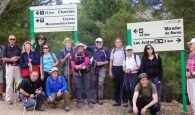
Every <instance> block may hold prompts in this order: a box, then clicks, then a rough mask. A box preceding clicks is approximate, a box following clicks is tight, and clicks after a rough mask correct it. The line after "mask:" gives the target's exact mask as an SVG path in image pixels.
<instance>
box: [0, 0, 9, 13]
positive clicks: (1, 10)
mask: <svg viewBox="0 0 195 115" xmlns="http://www.w3.org/2000/svg"><path fill="white" fill-rule="evenodd" d="M10 2H11V0H4V1H2V3H1V6H0V16H1V14H2V13H3V12H4V11H5V9H6V8H7V6H8V5H9V3H10Z"/></svg>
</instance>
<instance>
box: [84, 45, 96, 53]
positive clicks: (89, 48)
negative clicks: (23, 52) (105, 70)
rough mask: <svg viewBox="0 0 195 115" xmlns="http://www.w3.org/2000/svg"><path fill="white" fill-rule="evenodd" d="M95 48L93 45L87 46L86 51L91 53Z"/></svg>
mask: <svg viewBox="0 0 195 115" xmlns="http://www.w3.org/2000/svg"><path fill="white" fill-rule="evenodd" d="M94 48H95V46H94V45H92V46H87V47H86V50H87V51H90V52H93V49H94Z"/></svg>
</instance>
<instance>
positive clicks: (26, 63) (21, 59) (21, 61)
mask: <svg viewBox="0 0 195 115" xmlns="http://www.w3.org/2000/svg"><path fill="white" fill-rule="evenodd" d="M24 55H25V54H24V53H22V55H21V56H20V67H21V68H28V62H25V61H24V58H25V56H24Z"/></svg>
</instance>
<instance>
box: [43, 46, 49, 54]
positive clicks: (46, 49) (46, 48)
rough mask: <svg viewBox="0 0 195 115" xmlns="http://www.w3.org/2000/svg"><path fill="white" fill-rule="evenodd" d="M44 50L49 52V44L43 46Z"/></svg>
mask: <svg viewBox="0 0 195 115" xmlns="http://www.w3.org/2000/svg"><path fill="white" fill-rule="evenodd" d="M43 52H44V53H47V52H49V46H48V45H44V46H43Z"/></svg>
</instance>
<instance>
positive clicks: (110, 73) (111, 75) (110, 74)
mask: <svg viewBox="0 0 195 115" xmlns="http://www.w3.org/2000/svg"><path fill="white" fill-rule="evenodd" d="M109 76H110V79H112V78H113V74H112V72H111V71H109Z"/></svg>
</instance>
